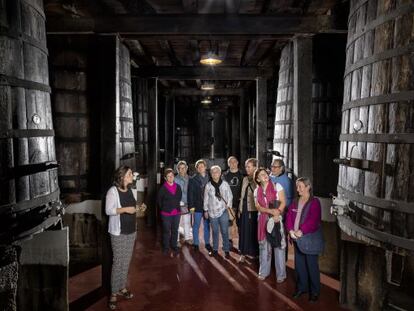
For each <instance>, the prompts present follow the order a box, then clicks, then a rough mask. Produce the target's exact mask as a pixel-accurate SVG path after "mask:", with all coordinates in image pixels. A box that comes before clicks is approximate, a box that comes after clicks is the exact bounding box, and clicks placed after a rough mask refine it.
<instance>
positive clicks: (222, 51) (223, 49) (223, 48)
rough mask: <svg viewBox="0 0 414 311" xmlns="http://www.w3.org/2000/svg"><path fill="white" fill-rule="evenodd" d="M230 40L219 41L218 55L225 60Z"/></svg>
mask: <svg viewBox="0 0 414 311" xmlns="http://www.w3.org/2000/svg"><path fill="white" fill-rule="evenodd" d="M229 45H230V42H229V41H220V42H219V43H218V57H219V58H220V59H221V60H222V61H223V62H224V61H225V60H226V57H227V50H228V49H229Z"/></svg>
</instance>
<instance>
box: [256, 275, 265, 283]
mask: <svg viewBox="0 0 414 311" xmlns="http://www.w3.org/2000/svg"><path fill="white" fill-rule="evenodd" d="M257 278H258V279H259V280H260V281H264V280H265V279H266V277H265V276H263V275H261V274H258V275H257Z"/></svg>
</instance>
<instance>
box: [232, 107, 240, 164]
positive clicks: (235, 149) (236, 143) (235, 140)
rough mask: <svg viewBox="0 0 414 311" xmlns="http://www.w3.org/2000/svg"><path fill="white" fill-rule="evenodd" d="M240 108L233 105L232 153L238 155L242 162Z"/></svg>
mask: <svg viewBox="0 0 414 311" xmlns="http://www.w3.org/2000/svg"><path fill="white" fill-rule="evenodd" d="M239 110H240V107H239V108H235V107H233V108H232V110H231V144H232V151H231V152H232V155H234V156H236V157H237V159H238V160H239V162H240V114H239V113H238V112H239Z"/></svg>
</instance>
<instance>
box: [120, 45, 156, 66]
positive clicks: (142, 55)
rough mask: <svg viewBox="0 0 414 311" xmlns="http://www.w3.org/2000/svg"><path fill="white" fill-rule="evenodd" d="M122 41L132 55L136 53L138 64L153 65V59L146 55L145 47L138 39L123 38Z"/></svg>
mask: <svg viewBox="0 0 414 311" xmlns="http://www.w3.org/2000/svg"><path fill="white" fill-rule="evenodd" d="M124 43H125V44H126V45H127V46H128V48H129V49H130V51H131V52H132V53H133V55H136V57H137V59H136V60H137V61H138V62H139V63H140V65H154V61H153V59H152V58H151V57H150V56H148V53H147V52H146V51H145V48H144V47H143V46H142V44H141V43H140V42H139V41H138V40H124ZM139 60H141V61H139Z"/></svg>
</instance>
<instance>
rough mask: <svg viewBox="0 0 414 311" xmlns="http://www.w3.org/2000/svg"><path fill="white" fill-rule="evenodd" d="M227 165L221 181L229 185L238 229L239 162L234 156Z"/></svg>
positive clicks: (231, 234) (231, 242) (231, 244)
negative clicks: (227, 167)
mask: <svg viewBox="0 0 414 311" xmlns="http://www.w3.org/2000/svg"><path fill="white" fill-rule="evenodd" d="M227 165H228V166H229V169H228V170H227V171H225V172H224V173H223V179H224V180H225V181H227V182H228V183H229V185H230V189H231V193H232V194H233V206H232V207H233V215H234V216H235V221H236V224H237V227H239V225H240V221H239V218H238V214H239V213H238V211H239V204H240V195H241V185H242V182H243V174H242V172H240V170H239V161H238V160H237V158H236V157H235V156H231V157H229V158H228V159H227ZM232 225H233V224H232V223H231V224H229V237H230V247H232V246H233V241H232V236H233V235H234V234H235V232H234V234H233V233H232V232H231V231H232V230H231V229H232Z"/></svg>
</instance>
